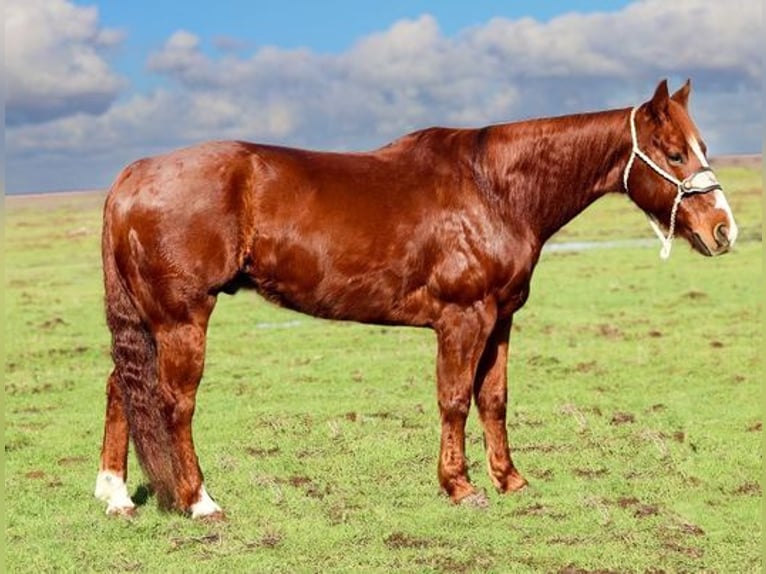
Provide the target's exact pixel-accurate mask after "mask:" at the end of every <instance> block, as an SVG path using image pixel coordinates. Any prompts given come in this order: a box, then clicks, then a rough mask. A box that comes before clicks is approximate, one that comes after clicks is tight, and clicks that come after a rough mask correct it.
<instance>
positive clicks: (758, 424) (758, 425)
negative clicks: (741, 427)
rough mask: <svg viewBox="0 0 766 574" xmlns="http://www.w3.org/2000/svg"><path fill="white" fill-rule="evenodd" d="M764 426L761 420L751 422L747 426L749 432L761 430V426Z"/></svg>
mask: <svg viewBox="0 0 766 574" xmlns="http://www.w3.org/2000/svg"><path fill="white" fill-rule="evenodd" d="M762 427H763V424H762V423H761V421H758V422H756V423H753V424H751V425H750V426H749V427H747V432H761V428H762Z"/></svg>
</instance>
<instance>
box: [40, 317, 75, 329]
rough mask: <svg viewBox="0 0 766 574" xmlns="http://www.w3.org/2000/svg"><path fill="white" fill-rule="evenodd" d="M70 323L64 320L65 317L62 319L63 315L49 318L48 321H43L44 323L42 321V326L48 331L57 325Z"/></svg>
mask: <svg viewBox="0 0 766 574" xmlns="http://www.w3.org/2000/svg"><path fill="white" fill-rule="evenodd" d="M68 324H69V323H67V322H66V321H64V319H62V318H61V317H53V318H51V319H48V320H47V321H43V322H42V323H40V328H41V329H45V330H46V331H49V330H51V329H53V328H55V327H60V326H64V325H68Z"/></svg>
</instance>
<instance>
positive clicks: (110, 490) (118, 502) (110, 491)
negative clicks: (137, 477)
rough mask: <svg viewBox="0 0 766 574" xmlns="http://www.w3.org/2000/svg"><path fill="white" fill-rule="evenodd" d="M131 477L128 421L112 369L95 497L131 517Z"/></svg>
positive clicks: (113, 510)
mask: <svg viewBox="0 0 766 574" xmlns="http://www.w3.org/2000/svg"><path fill="white" fill-rule="evenodd" d="M127 479H128V420H127V418H126V417H125V411H124V407H123V402H122V394H121V392H120V387H119V385H118V384H117V373H116V372H112V374H111V375H110V376H109V380H108V382H107V384H106V417H105V423H104V441H103V443H102V446H101V461H100V463H99V468H98V477H97V478H96V491H95V496H96V498H98V499H99V500H103V501H104V502H106V503H107V507H106V513H107V514H122V515H126V516H132V515H133V514H134V513H135V505H134V504H133V501H132V500H131V499H130V496H129V495H128V489H127V486H126V485H125V483H126V481H127Z"/></svg>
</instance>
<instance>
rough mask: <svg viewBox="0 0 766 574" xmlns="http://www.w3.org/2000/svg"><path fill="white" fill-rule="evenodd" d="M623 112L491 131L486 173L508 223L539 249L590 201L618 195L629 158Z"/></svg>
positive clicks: (625, 116) (595, 114) (563, 118)
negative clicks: (520, 227) (522, 226)
mask: <svg viewBox="0 0 766 574" xmlns="http://www.w3.org/2000/svg"><path fill="white" fill-rule="evenodd" d="M627 114H628V112H627V110H613V111H608V112H598V113H594V114H582V115H577V116H564V117H560V118H551V119H545V120H534V121H530V122H521V123H516V124H505V125H501V126H497V127H495V128H492V133H493V135H492V137H491V138H490V139H489V141H488V143H487V149H486V150H485V152H486V153H485V154H484V157H485V158H486V160H487V161H488V162H489V163H488V164H487V163H486V162H485V168H487V166H488V169H489V170H490V171H489V173H488V175H489V176H490V179H491V180H492V181H493V184H494V185H493V188H494V191H495V192H496V193H497V194H499V195H500V196H501V198H502V199H503V200H504V201H503V202H502V203H504V204H505V205H506V207H507V209H509V210H510V213H509V216H511V217H512V221H515V222H516V223H518V222H519V221H525V222H526V223H527V224H528V225H529V229H530V231H531V232H532V233H533V234H534V235H535V236H536V237H537V238H538V240H539V241H540V244H541V245H542V243H544V242H545V241H546V240H547V239H548V238H549V237H550V236H551V235H553V234H554V233H555V232H556V231H558V230H559V229H560V228H561V227H563V226H564V225H565V224H566V223H567V222H569V221H570V220H571V219H573V218H574V217H576V216H577V215H578V214H579V213H581V212H582V211H583V210H584V209H585V208H586V207H588V206H589V205H590V204H591V203H593V201H595V200H596V199H598V198H599V197H601V196H602V195H604V194H606V193H608V192H610V191H618V190H620V189H621V187H620V186H621V185H622V184H621V176H622V172H623V170H624V169H625V165H626V163H627V160H628V156H629V154H630V146H631V144H630V133H629V127H628V123H627V117H628V115H627Z"/></svg>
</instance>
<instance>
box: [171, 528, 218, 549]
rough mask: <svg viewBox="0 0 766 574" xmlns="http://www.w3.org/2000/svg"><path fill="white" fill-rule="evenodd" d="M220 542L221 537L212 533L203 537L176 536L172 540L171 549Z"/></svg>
mask: <svg viewBox="0 0 766 574" xmlns="http://www.w3.org/2000/svg"><path fill="white" fill-rule="evenodd" d="M220 541H221V535H220V534H218V533H216V532H210V533H208V534H203V535H202V536H183V537H181V536H175V537H173V538H171V539H170V548H171V549H172V550H178V549H179V548H183V547H184V546H189V545H190V544H217V543H218V542H220Z"/></svg>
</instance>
